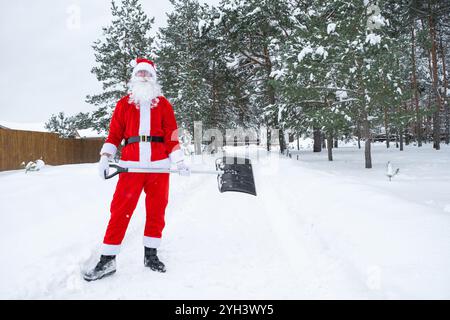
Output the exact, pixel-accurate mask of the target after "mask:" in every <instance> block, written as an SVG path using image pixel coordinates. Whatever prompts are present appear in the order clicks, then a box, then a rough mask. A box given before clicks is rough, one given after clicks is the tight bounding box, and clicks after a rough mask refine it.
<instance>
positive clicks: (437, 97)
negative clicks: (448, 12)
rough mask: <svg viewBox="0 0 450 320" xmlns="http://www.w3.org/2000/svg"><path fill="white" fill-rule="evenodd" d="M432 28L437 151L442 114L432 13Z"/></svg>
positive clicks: (434, 120)
mask: <svg viewBox="0 0 450 320" xmlns="http://www.w3.org/2000/svg"><path fill="white" fill-rule="evenodd" d="M428 21H429V26H430V37H431V60H432V62H433V96H434V101H435V102H436V105H435V106H434V112H433V147H434V148H435V149H436V150H440V148H441V146H440V143H441V125H440V122H441V121H440V120H441V119H440V116H441V114H440V112H441V98H440V95H439V86H438V81H439V78H438V67H437V53H436V29H435V27H436V26H435V21H434V19H433V16H432V14H431V13H430V15H429V17H428Z"/></svg>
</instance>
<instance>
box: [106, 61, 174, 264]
mask: <svg viewBox="0 0 450 320" xmlns="http://www.w3.org/2000/svg"><path fill="white" fill-rule="evenodd" d="M141 64H142V63H141ZM152 69H153V66H152ZM152 72H154V69H153V71H152ZM148 136H151V137H157V142H154V141H152V142H148V141H146V140H148V138H147V137H148ZM131 137H141V140H144V141H140V142H135V143H129V144H126V145H125V146H124V147H123V148H122V154H121V158H120V161H119V165H120V166H122V167H127V168H169V167H170V165H171V163H176V162H178V161H180V160H183V153H182V152H181V150H180V146H179V142H178V132H177V123H176V119H175V115H174V111H173V108H172V106H171V104H170V103H169V101H168V100H167V99H166V98H165V97H164V96H158V97H156V98H154V99H153V100H152V101H149V102H148V103H140V104H136V103H134V102H132V101H131V100H130V95H127V96H125V97H123V98H122V99H120V100H119V102H118V103H117V105H116V108H115V110H114V112H113V116H112V119H111V123H110V129H109V135H108V138H107V139H106V142H105V144H104V145H103V147H102V150H101V151H100V154H103V153H108V154H111V155H113V156H114V155H115V154H116V151H117V148H118V146H119V145H120V143H121V142H122V140H123V139H125V141H127V140H128V139H129V138H131ZM144 137H145V138H144ZM142 190H144V192H145V194H146V197H145V207H146V224H145V229H144V246H146V247H149V248H158V247H159V245H160V242H161V236H162V231H163V229H164V225H165V221H164V215H165V209H166V206H167V202H168V196H169V174H168V173H122V174H120V175H119V181H118V183H117V186H116V190H115V192H114V196H113V200H112V202H111V208H110V211H111V218H110V221H109V224H108V227H107V230H106V234H105V237H104V240H103V248H102V254H103V255H116V254H117V253H119V251H120V245H121V243H122V240H123V238H124V236H125V232H126V229H127V227H128V223H129V221H130V219H131V216H132V214H133V211H134V209H135V208H136V205H137V202H138V200H139V197H140V194H141V193H142Z"/></svg>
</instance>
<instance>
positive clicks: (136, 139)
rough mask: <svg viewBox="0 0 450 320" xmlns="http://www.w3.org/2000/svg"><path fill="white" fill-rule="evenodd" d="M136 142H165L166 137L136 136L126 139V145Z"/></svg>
mask: <svg viewBox="0 0 450 320" xmlns="http://www.w3.org/2000/svg"><path fill="white" fill-rule="evenodd" d="M136 142H164V137H160V136H135V137H130V138H128V139H125V145H127V144H130V143H136Z"/></svg>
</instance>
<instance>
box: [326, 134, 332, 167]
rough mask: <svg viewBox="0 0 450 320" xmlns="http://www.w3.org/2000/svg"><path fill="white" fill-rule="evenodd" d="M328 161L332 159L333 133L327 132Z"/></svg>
mask: <svg viewBox="0 0 450 320" xmlns="http://www.w3.org/2000/svg"><path fill="white" fill-rule="evenodd" d="M327 150H328V161H333V134H332V133H328V134H327Z"/></svg>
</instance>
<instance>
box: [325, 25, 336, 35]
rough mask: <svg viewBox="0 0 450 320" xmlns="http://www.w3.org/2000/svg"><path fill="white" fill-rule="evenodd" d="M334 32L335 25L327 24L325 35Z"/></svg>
mask: <svg viewBox="0 0 450 320" xmlns="http://www.w3.org/2000/svg"><path fill="white" fill-rule="evenodd" d="M335 30H336V23H329V24H328V25H327V34H330V33H334V32H335Z"/></svg>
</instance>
